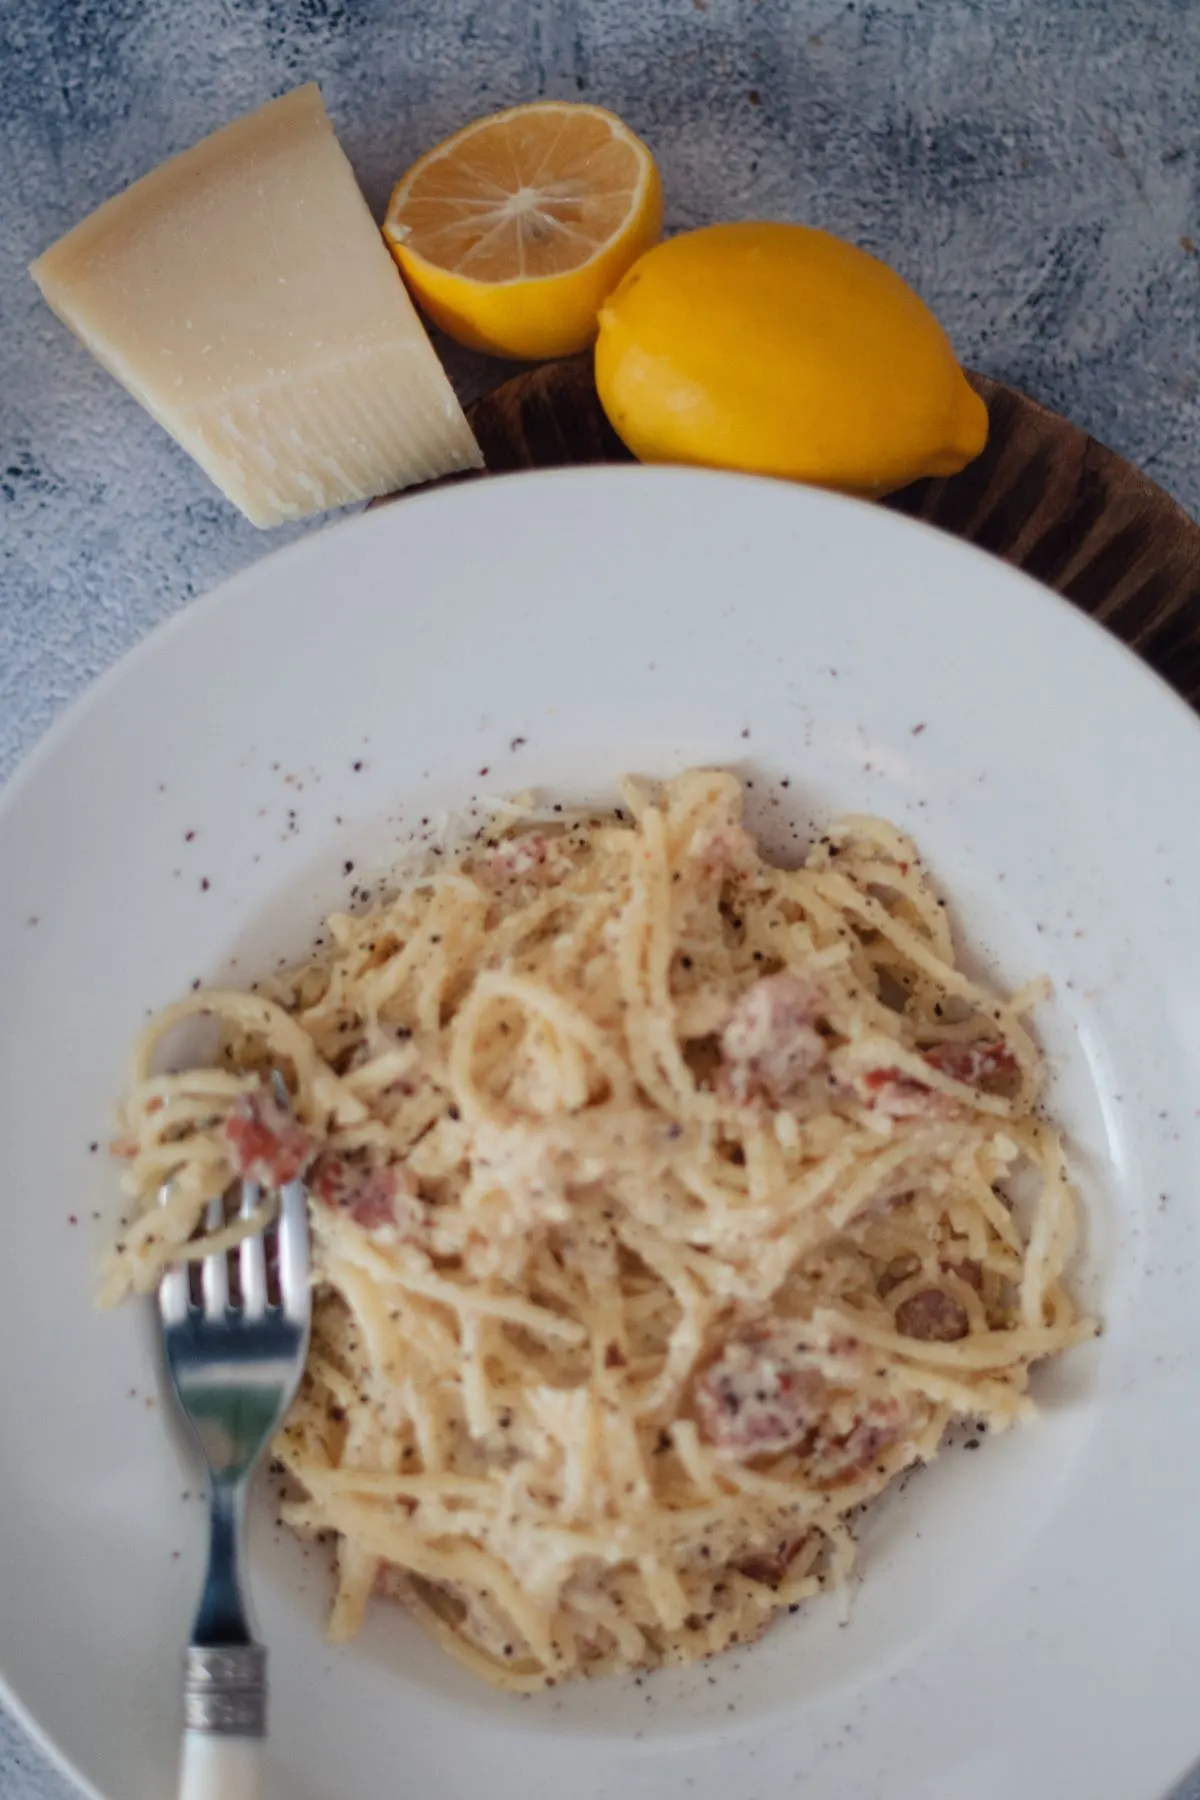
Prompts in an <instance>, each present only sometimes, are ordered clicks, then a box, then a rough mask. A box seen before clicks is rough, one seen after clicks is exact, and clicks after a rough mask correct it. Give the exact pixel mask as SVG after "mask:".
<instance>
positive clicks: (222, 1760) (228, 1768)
mask: <svg viewBox="0 0 1200 1800" xmlns="http://www.w3.org/2000/svg"><path fill="white" fill-rule="evenodd" d="M266 1748H267V1746H266V1740H265V1739H264V1738H244V1737H226V1736H214V1735H213V1734H212V1733H210V1732H207V1731H185V1732H184V1734H183V1752H182V1755H181V1757H180V1760H179V1800H264V1795H265V1794H266V1791H267V1784H266V1768H267V1759H266Z"/></svg>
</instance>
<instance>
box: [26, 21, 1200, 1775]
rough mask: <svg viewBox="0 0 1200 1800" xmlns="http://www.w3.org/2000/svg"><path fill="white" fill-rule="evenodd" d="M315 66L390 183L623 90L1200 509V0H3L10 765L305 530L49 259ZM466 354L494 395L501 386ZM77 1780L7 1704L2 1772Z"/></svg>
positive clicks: (969, 352) (372, 168)
mask: <svg viewBox="0 0 1200 1800" xmlns="http://www.w3.org/2000/svg"><path fill="white" fill-rule="evenodd" d="M310 79H317V80H319V81H320V82H321V85H322V88H323V90H324V93H325V98H326V101H327V103H328V105H329V108H330V111H331V112H332V114H333V118H334V121H335V123H336V125H337V127H338V130H339V132H340V134H341V137H342V141H343V143H344V144H345V146H346V148H347V150H348V152H349V154H350V157H351V159H352V161H353V162H354V165H355V167H356V169H357V170H358V172H359V175H360V177H361V179H362V182H363V186H364V188H365V190H366V192H367V195H368V197H369V199H370V200H371V202H372V204H373V205H375V206H376V208H377V209H380V210H381V209H382V205H383V202H384V200H385V198H386V195H387V192H388V190H389V187H390V185H391V183H392V181H393V180H394V179H395V178H396V176H397V175H398V174H399V173H400V172H401V171H402V170H403V168H404V167H405V166H406V164H407V163H408V162H409V161H410V160H411V159H412V157H413V156H414V155H415V154H417V153H418V152H419V151H420V150H422V149H425V148H426V147H428V145H429V144H430V143H432V142H433V141H434V140H435V139H437V138H438V137H439V136H442V135H444V134H445V133H446V132H447V131H449V130H450V129H452V128H453V127H455V126H457V125H459V124H461V123H462V122H464V121H465V120H466V119H468V118H470V117H472V116H473V115H475V114H477V113H479V112H485V111H489V110H491V109H492V108H494V107H498V106H502V105H507V104H510V103H512V102H514V101H518V100H524V99H530V98H533V97H534V96H536V95H539V94H550V95H558V96H567V97H570V96H577V95H584V96H586V97H587V98H588V99H593V100H597V101H600V102H602V103H603V104H605V105H609V106H612V107H614V108H616V109H617V110H618V111H619V112H620V113H622V114H623V116H624V117H625V118H626V119H628V121H629V122H630V124H632V125H633V126H634V127H635V128H636V129H638V130H639V131H641V132H642V133H644V135H645V136H646V137H647V138H648V139H649V141H650V142H651V144H652V145H653V147H654V149H655V150H656V152H657V154H658V156H659V159H660V162H661V165H662V169H663V175H664V179H665V183H666V190H667V202H668V221H669V224H670V225H671V226H672V227H680V226H689V225H695V224H699V223H702V222H704V221H706V220H709V219H711V218H714V217H721V216H726V217H739V216H754V215H758V216H765V217H771V218H793V219H803V220H807V221H810V222H812V223H814V224H821V225H826V226H829V227H831V228H832V229H834V230H836V231H839V232H841V233H843V234H845V235H846V236H848V237H851V238H853V239H854V240H856V241H857V242H858V243H860V244H862V245H864V246H865V247H866V248H868V249H870V250H873V251H875V252H877V253H878V254H879V255H881V256H883V257H885V258H886V259H887V260H888V261H890V262H892V263H894V264H895V265H896V267H897V268H899V269H900V270H901V271H902V272H903V273H904V274H905V275H906V276H908V278H909V279H910V280H911V281H912V282H913V283H914V284H915V285H916V287H917V288H918V289H919V290H920V291H921V293H922V294H924V296H925V297H926V299H927V300H929V301H930V302H931V304H932V305H933V306H934V308H935V309H936V310H937V311H938V313H939V314H940V316H941V318H942V319H943V321H944V323H945V324H946V326H947V327H948V329H949V331H950V334H951V336H952V338H953V340H954V342H955V345H956V346H957V348H958V350H959V352H960V354H961V355H962V356H963V358H964V359H965V360H967V361H969V362H972V363H974V364H975V365H976V366H977V367H979V368H981V369H983V370H985V371H987V372H988V373H989V374H992V375H996V376H999V377H1001V378H1002V379H1005V380H1008V381H1011V382H1014V383H1016V384H1017V385H1018V386H1020V387H1023V388H1025V389H1026V390H1027V391H1028V392H1029V393H1031V394H1033V395H1035V396H1036V397H1037V398H1038V399H1040V400H1043V401H1045V402H1046V403H1048V404H1049V405H1051V406H1054V407H1057V408H1058V409H1059V410H1060V411H1062V412H1064V413H1067V414H1069V415H1070V416H1071V417H1072V418H1073V419H1075V420H1076V421H1077V422H1078V423H1079V424H1081V425H1084V426H1086V427H1087V428H1088V430H1090V431H1092V432H1094V433H1095V434H1096V435H1097V436H1099V437H1101V438H1103V439H1105V440H1106V441H1107V442H1108V443H1110V444H1112V445H1113V446H1114V447H1115V448H1116V449H1118V450H1120V451H1121V452H1123V453H1124V454H1125V455H1126V456H1128V457H1130V458H1132V459H1133V460H1134V461H1135V462H1138V463H1140V464H1141V466H1142V467H1143V468H1144V469H1146V470H1147V471H1148V472H1149V473H1150V474H1152V475H1153V476H1154V477H1155V478H1156V479H1157V480H1158V481H1159V482H1161V483H1162V485H1163V486H1164V487H1166V488H1168V489H1169V490H1170V491H1171V492H1172V493H1174V494H1175V495H1176V496H1177V497H1178V498H1179V499H1180V500H1181V501H1183V503H1184V504H1185V505H1186V506H1188V507H1189V508H1190V509H1191V510H1192V511H1193V512H1194V513H1195V512H1200V458H1198V456H1197V453H1196V445H1197V441H1198V437H1200V429H1198V428H1200V368H1198V358H1197V318H1198V316H1200V257H1198V255H1197V244H1198V243H1200V105H1198V96H1200V0H1127V3H1125V4H1122V0H873V3H868V0H591V3H590V4H589V3H588V0H428V3H426V0H65V3H64V0H57V3H56V0H0V142H2V144H3V151H2V153H0V502H2V505H3V512H2V519H3V528H2V530H0V775H3V774H5V773H7V771H8V770H9V769H10V768H11V767H12V765H13V764H14V762H15V761H16V760H17V758H18V757H19V756H20V755H21V754H22V752H23V751H24V750H25V749H26V748H27V747H28V746H29V745H30V744H31V743H32V742H33V740H34V739H35V738H36V737H37V736H38V734H39V733H40V732H41V731H42V730H43V728H44V727H45V725H46V724H47V723H48V722H49V720H50V719H51V718H52V717H53V716H54V714H55V713H56V712H57V711H58V710H59V709H60V708H61V707H62V706H63V704H64V703H65V702H66V701H67V700H69V699H70V698H71V696H72V695H73V694H75V693H77V692H78V691H79V689H80V688H81V687H82V686H83V685H84V684H85V683H86V682H87V681H89V680H90V679H91V678H92V676H93V675H95V674H96V673H97V672H98V671H99V670H100V669H101V668H102V667H104V666H105V665H106V664H107V663H109V662H110V661H111V660H112V659H113V658H114V657H116V656H117V655H119V654H120V652H121V651H122V650H124V649H125V648H126V647H127V646H128V645H129V644H131V643H132V642H133V641H134V640H135V639H136V638H138V637H139V636H141V635H142V633H144V632H145V631H146V629H147V628H148V627H149V626H150V625H152V624H154V622H155V621H156V620H158V619H161V618H163V617H164V616H165V615H166V614H167V613H170V612H172V611H173V610H174V609H175V608H176V607H177V606H179V605H181V604H182V603H183V602H184V601H186V600H187V599H188V598H189V597H190V596H191V595H193V594H195V593H198V592H202V591H203V590H204V589H206V588H208V587H210V586H212V585H213V583H215V582H217V581H219V580H220V579H221V578H222V577H223V576H225V575H227V574H229V573H231V572H232V571H233V570H235V569H237V568H239V567H241V566H242V565H243V564H244V563H246V562H248V561H249V560H250V559H251V558H252V557H255V556H260V555H262V554H263V552H264V551H266V550H268V549H271V548H274V547H275V546H276V545H277V544H279V543H282V542H286V541H287V539H288V538H289V537H290V536H294V535H296V534H297V531H298V530H299V529H302V528H295V529H292V530H287V531H280V532H276V533H273V534H272V535H271V536H269V537H264V536H262V535H260V534H259V533H257V532H255V531H254V530H253V529H252V528H251V527H250V526H249V525H247V524H246V523H245V522H244V521H243V520H242V519H240V518H239V517H238V516H237V515H236V514H235V513H233V511H232V510H231V509H230V508H229V507H227V506H226V505H225V504H224V502H223V501H222V500H221V499H220V497H219V496H218V495H217V494H216V493H215V492H214V491H213V490H212V489H211V488H210V487H209V486H208V484H207V482H206V481H205V479H204V477H203V476H202V475H201V474H200V472H199V471H198V470H197V469H195V468H194V467H193V466H192V465H191V464H190V462H189V461H188V460H187V458H186V457H185V456H184V455H183V453H182V452H181V451H179V450H177V449H176V448H175V446H174V445H173V444H171V443H170V442H169V441H168V440H167V439H166V438H165V437H164V436H163V435H162V433H161V432H160V431H159V430H158V429H157V428H156V427H155V426H154V425H153V424H152V423H151V422H150V420H149V419H148V418H147V417H146V416H145V415H144V414H142V413H140V412H139V411H138V409H137V408H136V407H135V405H134V404H133V402H132V401H131V400H129V399H127V398H126V396H125V395H124V394H123V393H122V392H121V391H120V390H119V389H118V388H117V387H116V386H115V385H114V384H113V383H112V382H111V381H109V380H108V378H107V377H106V376H104V375H103V374H102V373H101V371H100V370H99V369H98V368H97V367H96V366H95V365H94V364H93V363H92V362H91V361H90V360H89V359H88V357H87V355H86V354H85V352H84V351H83V350H82V349H81V348H80V347H79V346H78V345H77V344H76V343H74V342H73V341H72V340H71V339H70V338H69V336H68V335H67V333H66V332H65V331H64V330H63V329H62V328H61V327H60V326H59V325H57V324H56V322H55V321H54V320H53V319H52V318H51V316H50V314H49V313H48V312H47V311H46V310H45V308H44V307H43V306H42V304H41V302H40V300H39V299H38V296H37V293H36V291H35V290H34V288H33V285H32V283H31V282H29V281H28V280H27V278H26V276H25V273H24V270H25V265H26V263H27V262H28V261H29V260H30V258H31V257H33V256H35V255H36V254H37V253H38V252H39V251H40V250H42V249H43V248H44V247H45V246H46V245H47V244H48V243H49V242H51V241H52V240H53V239H54V238H55V237H56V236H58V234H59V233H60V232H62V231H63V230H65V229H66V228H67V227H68V226H70V225H72V224H74V223H75V221H76V220H77V219H79V218H80V217H81V216H82V215H83V214H84V213H86V212H87V211H89V210H90V209H91V208H92V207H93V206H95V205H96V204H97V203H98V202H99V201H101V200H104V199H106V198H107V197H108V195H110V194H111V193H113V192H114V191H115V190H116V189H118V188H120V187H123V186H124V185H125V184H126V183H127V182H129V181H131V180H133V179H134V178H135V177H136V176H138V175H140V174H142V173H143V172H144V171H145V170H146V169H147V168H149V167H150V166H151V165H152V164H153V163H156V162H158V161H159V160H160V159H161V158H162V157H164V156H167V155H169V154H170V153H171V152H173V151H176V150H180V149H182V148H184V147H185V146H186V145H188V144H190V143H192V142H194V141H195V140H196V139H197V138H199V137H202V136H203V135H204V134H205V133H206V132H208V131H210V130H211V129H212V128H213V127H214V126H215V125H217V124H220V123H222V122H224V121H225V120H226V119H228V118H230V117H232V116H233V115H235V114H237V113H239V112H242V111H245V110H248V109H250V108H251V107H254V106H256V105H258V104H259V103H260V102H261V101H263V100H265V99H267V98H268V97H270V96H271V95H274V94H278V93H280V92H282V91H283V90H284V89H285V88H288V87H290V86H293V85H295V84H296V83H297V82H300V81H306V80H310ZM452 364H453V368H454V371H455V373H456V375H457V376H458V378H459V379H460V382H461V384H462V385H463V387H464V389H465V390H466V391H468V392H474V391H477V390H478V388H479V387H481V386H482V385H484V384H486V383H487V382H488V381H489V380H491V379H494V375H493V372H492V371H491V370H489V368H488V367H487V366H486V365H484V364H483V363H482V361H480V360H479V359H473V358H468V357H466V356H456V357H454V358H452ZM2 1603H3V1602H2V1597H0V1604H2ZM1196 1736H1197V1748H1198V1750H1200V1714H1198V1720H1197V1730H1196ZM69 1791H70V1790H69V1789H68V1787H67V1785H66V1784H64V1783H63V1782H62V1781H61V1780H59V1779H58V1778H56V1777H55V1776H54V1775H53V1774H52V1773H51V1772H50V1771H49V1770H48V1769H47V1767H46V1765H45V1763H44V1761H43V1760H42V1758H41V1756H40V1755H39V1753H38V1752H37V1751H36V1750H35V1749H33V1748H32V1746H31V1745H30V1744H29V1743H28V1741H27V1740H26V1738H25V1737H24V1735H23V1733H22V1732H21V1731H20V1729H19V1728H17V1727H16V1726H15V1725H13V1724H12V1722H11V1721H9V1720H7V1719H6V1717H5V1716H4V1714H3V1712H2V1711H0V1795H3V1796H4V1800H65V1797H66V1796H67V1795H68V1793H69ZM1189 1793H1190V1795H1191V1797H1192V1800H1200V1782H1197V1783H1196V1784H1195V1785H1194V1786H1193V1787H1191V1788H1190V1789H1189ZM1137 1800H1142V1797H1141V1796H1138V1797H1137Z"/></svg>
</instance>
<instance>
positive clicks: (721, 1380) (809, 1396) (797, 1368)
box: [696, 1331, 829, 1461]
mask: <svg viewBox="0 0 1200 1800" xmlns="http://www.w3.org/2000/svg"><path fill="white" fill-rule="evenodd" d="M828 1397H829V1393H828V1388H827V1386H826V1382H825V1378H824V1376H823V1375H822V1374H821V1371H820V1370H819V1369H818V1368H815V1367H814V1366H813V1365H812V1364H811V1363H808V1364H807V1365H806V1364H805V1362H804V1360H803V1351H802V1350H798V1347H797V1344H796V1341H795V1334H794V1333H786V1332H782V1331H780V1332H775V1333H772V1332H769V1331H762V1332H747V1333H746V1334H745V1335H744V1336H741V1337H735V1338H731V1339H730V1341H729V1342H728V1343H727V1344H726V1345H725V1348H724V1349H723V1350H722V1351H721V1353H720V1355H719V1356H718V1357H717V1358H716V1360H715V1361H714V1362H712V1363H710V1364H709V1366H708V1368H707V1369H706V1370H705V1372H704V1374H703V1375H702V1376H701V1378H700V1380H699V1382H698V1383H697V1386H696V1412H697V1415H698V1416H699V1420H700V1425H701V1428H702V1430H703V1432H704V1435H705V1436H706V1437H707V1438H708V1440H709V1442H710V1443H711V1444H713V1445H714V1446H715V1447H716V1449H718V1450H721V1451H724V1452H725V1453H726V1454H727V1455H729V1456H732V1457H734V1458H735V1459H737V1460H739V1461H744V1460H745V1459H746V1458H748V1457H752V1456H774V1455H778V1454H780V1453H781V1452H782V1451H784V1450H791V1449H793V1448H794V1447H795V1446H796V1445H797V1444H800V1443H803V1442H804V1440H805V1439H806V1438H808V1437H810V1436H811V1435H812V1434H813V1433H814V1432H815V1431H816V1430H817V1427H818V1426H819V1425H820V1422H821V1419H822V1417H823V1415H824V1413H825V1410H826V1406H827V1403H828Z"/></svg>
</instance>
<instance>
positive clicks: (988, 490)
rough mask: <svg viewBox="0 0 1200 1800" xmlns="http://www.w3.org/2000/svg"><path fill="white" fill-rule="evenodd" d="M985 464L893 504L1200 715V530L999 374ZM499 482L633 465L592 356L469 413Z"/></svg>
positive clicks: (507, 390) (497, 392)
mask: <svg viewBox="0 0 1200 1800" xmlns="http://www.w3.org/2000/svg"><path fill="white" fill-rule="evenodd" d="M971 379H972V381H973V383H974V385H975V387H976V388H977V389H978V391H979V393H980V394H982V396H983V398H984V399H985V400H986V402H987V405H988V411H989V413H990V416H991V432H990V436H989V439H988V445H987V448H986V450H985V451H984V453H983V455H982V456H980V457H978V458H977V460H976V461H975V462H973V463H972V464H971V465H970V467H969V468H966V469H964V470H963V472H962V474H961V475H953V476H951V477H949V478H948V479H946V480H942V481H919V482H917V483H915V484H914V485H913V486H912V487H909V488H905V489H904V490H903V491H902V492H900V493H898V494H893V495H891V496H890V497H889V498H888V499H887V500H885V501H884V502H883V504H884V505H885V506H889V507H892V508H893V509H894V510H895V511H896V512H903V513H908V514H910V515H912V516H913V517H914V518H919V519H925V520H927V521H928V522H929V523H930V524H932V525H937V526H939V527H940V528H941V529H942V530H943V531H949V532H952V533H953V534H954V535H955V536H956V537H961V538H966V539H967V540H968V541H969V542H970V543H973V544H978V545H979V546H980V547H981V548H982V549H984V550H990V551H992V552H993V553H994V554H995V555H997V556H1001V557H1003V558H1004V560H1005V561H1006V562H1010V563H1012V564H1014V566H1015V567H1017V568H1019V569H1024V570H1026V571H1027V572H1028V573H1029V574H1030V575H1033V576H1035V577H1036V578H1037V579H1038V580H1039V581H1043V582H1045V583H1046V585H1047V586H1048V587H1052V588H1054V589H1056V590H1057V592H1058V593H1060V594H1064V595H1065V596H1066V597H1067V599H1068V600H1071V601H1073V602H1074V603H1075V604H1076V605H1077V606H1080V607H1082V608H1083V610H1084V611H1085V612H1089V613H1091V614H1092V615H1093V617H1095V618H1097V619H1099V620H1101V621H1102V622H1103V623H1104V624H1105V625H1107V626H1108V627H1109V629H1110V630H1112V631H1114V632H1115V633H1116V634H1117V635H1118V636H1119V637H1121V638H1123V639H1124V641H1125V642H1126V643H1127V644H1129V645H1131V646H1132V648H1133V649H1135V650H1137V651H1138V652H1139V654H1140V655H1142V656H1144V657H1145V658H1146V660H1147V662H1149V663H1151V664H1152V665H1153V667H1154V668H1156V669H1157V670H1158V671H1159V673H1160V674H1161V675H1163V676H1164V677H1165V678H1166V680H1167V681H1169V682H1170V683H1171V685H1172V686H1173V687H1175V688H1177V689H1178V691H1179V692H1180V693H1181V694H1183V695H1184V697H1185V698H1186V699H1187V700H1189V701H1190V702H1191V703H1192V704H1193V705H1196V706H1200V525H1198V524H1197V523H1196V522H1195V521H1194V520H1193V519H1191V518H1189V516H1188V515H1187V513H1185V512H1184V511H1183V509H1182V507H1180V506H1177V505H1176V503H1175V502H1174V501H1173V500H1172V499H1171V498H1170V496H1169V495H1168V494H1165V493H1164V492H1163V491H1162V489H1161V488H1159V487H1156V486H1155V485H1154V483H1153V482H1152V481H1150V480H1149V479H1148V478H1147V477H1146V476H1145V475H1143V474H1141V473H1140V472H1139V471H1138V470H1137V469H1135V468H1134V467H1133V466H1132V465H1131V464H1130V463H1127V462H1125V461H1124V459H1123V458H1122V457H1119V456H1117V455H1116V453H1115V452H1114V451H1112V450H1109V449H1107V448H1106V447H1105V446H1104V445H1103V444H1099V443H1097V442H1096V440H1095V438H1091V437H1089V436H1088V435H1087V433H1086V432H1084V431H1081V430H1080V429H1079V428H1078V426H1076V425H1072V424H1070V423H1069V421H1068V420H1066V419H1063V418H1060V417H1059V416H1058V414H1057V413H1052V412H1049V411H1047V409H1046V408H1045V407H1044V406H1039V405H1038V404H1037V402H1036V401H1034V400H1030V399H1029V398H1028V397H1027V396H1026V395H1024V394H1021V393H1018V392H1017V391H1016V389H1014V388H1009V387H1005V386H1003V385H1002V384H1001V383H1000V382H997V381H992V380H990V379H989V378H988V377H987V376H983V375H972V377H971ZM469 417H470V420H471V424H472V425H473V427H474V429H475V433H476V436H477V437H478V439H479V442H480V446H481V448H482V450H483V454H484V460H485V462H486V464H487V468H488V472H489V473H490V474H502V473H505V472H507V471H511V470H515V469H541V468H557V467H561V466H563V465H566V464H570V463H595V462H624V461H628V460H629V457H628V452H627V451H626V450H625V448H624V447H623V445H622V444H621V442H620V440H619V439H618V438H617V436H616V434H615V433H614V432H613V430H612V428H611V426H610V425H609V423H608V421H607V419H606V418H605V417H604V414H603V412H602V411H601V408H600V402H599V400H598V399H597V398H596V390H595V387H594V385H593V383H592V375H591V358H590V356H587V355H585V356H578V357H570V358H568V359H566V360H564V361H562V362H552V363H543V364H542V365H540V366H539V367H537V368H534V369H529V370H526V371H524V372H523V373H521V374H519V375H515V376H513V377H512V378H511V380H509V381H506V382H505V383H504V384H503V385H502V386H501V387H498V388H496V389H494V390H493V392H491V393H490V394H485V395H484V396H483V398H482V399H480V400H477V401H476V402H475V404H474V406H472V407H471V408H470V409H469Z"/></svg>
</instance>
